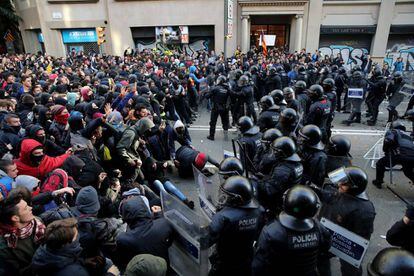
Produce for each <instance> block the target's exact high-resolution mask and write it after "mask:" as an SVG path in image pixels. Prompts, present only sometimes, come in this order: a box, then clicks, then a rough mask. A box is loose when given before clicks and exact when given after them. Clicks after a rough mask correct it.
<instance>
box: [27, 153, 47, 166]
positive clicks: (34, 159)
mask: <svg viewBox="0 0 414 276" xmlns="http://www.w3.org/2000/svg"><path fill="white" fill-rule="evenodd" d="M43 157H44V155H43V154H42V155H39V156H35V155H30V161H31V162H32V164H33V165H34V166H39V165H40V163H41V162H42V160H43Z"/></svg>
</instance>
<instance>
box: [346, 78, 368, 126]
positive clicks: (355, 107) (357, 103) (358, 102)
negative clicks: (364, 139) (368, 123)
mask: <svg viewBox="0 0 414 276" xmlns="http://www.w3.org/2000/svg"><path fill="white" fill-rule="evenodd" d="M349 88H359V89H362V95H358V96H355V97H354V98H349V95H348V101H349V103H350V104H351V106H352V110H351V114H350V115H349V118H348V119H347V120H345V121H343V123H344V124H346V125H348V126H349V125H351V124H352V123H361V106H362V103H363V102H364V98H365V93H366V90H367V82H366V80H365V79H364V75H363V74H362V72H361V71H354V72H353V73H352V76H351V78H350V79H349Z"/></svg>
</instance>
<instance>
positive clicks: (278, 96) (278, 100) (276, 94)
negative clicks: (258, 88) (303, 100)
mask: <svg viewBox="0 0 414 276" xmlns="http://www.w3.org/2000/svg"><path fill="white" fill-rule="evenodd" d="M270 96H271V97H272V98H273V101H274V102H275V104H277V105H286V104H287V103H286V101H285V97H284V96H283V91H282V90H280V89H275V90H273V91H272V92H270Z"/></svg>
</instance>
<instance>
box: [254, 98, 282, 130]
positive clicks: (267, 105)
mask: <svg viewBox="0 0 414 276" xmlns="http://www.w3.org/2000/svg"><path fill="white" fill-rule="evenodd" d="M260 106H261V108H262V112H261V113H260V114H259V120H258V122H257V126H258V127H259V129H260V131H261V132H264V131H265V130H266V129H269V128H274V127H275V126H276V124H277V122H278V121H279V116H280V108H279V106H277V105H275V103H274V101H273V98H272V97H271V96H263V97H262V98H261V99H260Z"/></svg>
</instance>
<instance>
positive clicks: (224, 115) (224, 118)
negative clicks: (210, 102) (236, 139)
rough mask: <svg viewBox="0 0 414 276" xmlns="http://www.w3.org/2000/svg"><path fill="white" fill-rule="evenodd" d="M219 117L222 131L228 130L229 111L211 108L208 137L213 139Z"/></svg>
mask: <svg viewBox="0 0 414 276" xmlns="http://www.w3.org/2000/svg"><path fill="white" fill-rule="evenodd" d="M219 115H220V118H221V123H222V124H223V129H224V130H228V129H229V110H228V109H227V108H225V109H218V108H215V107H213V109H212V110H211V114H210V136H212V137H214V134H215V133H216V124H217V118H218V116H219Z"/></svg>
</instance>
